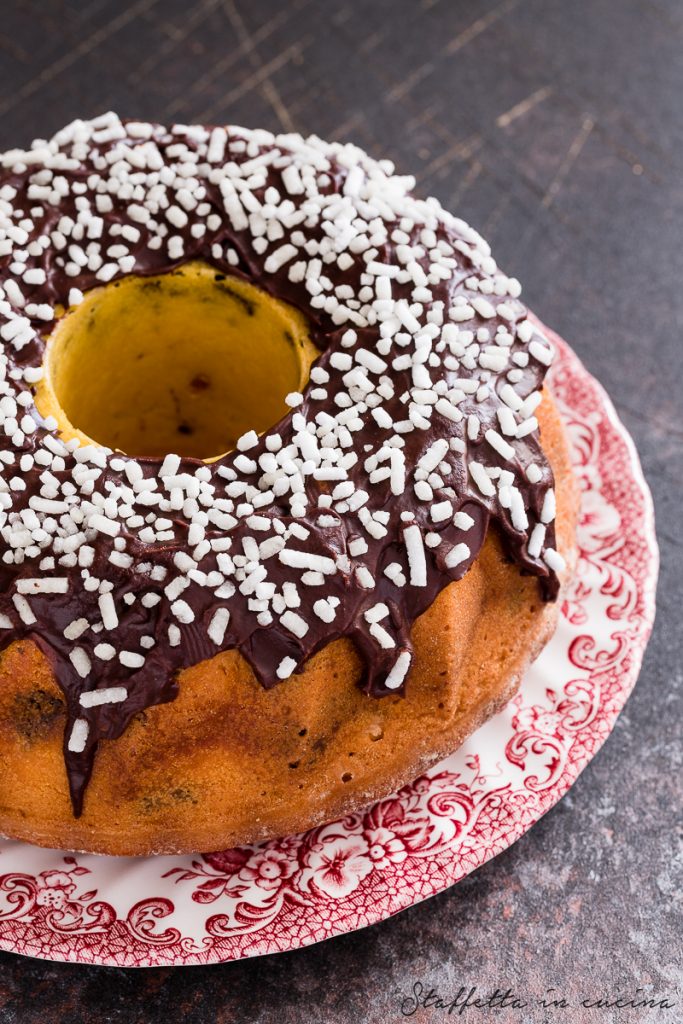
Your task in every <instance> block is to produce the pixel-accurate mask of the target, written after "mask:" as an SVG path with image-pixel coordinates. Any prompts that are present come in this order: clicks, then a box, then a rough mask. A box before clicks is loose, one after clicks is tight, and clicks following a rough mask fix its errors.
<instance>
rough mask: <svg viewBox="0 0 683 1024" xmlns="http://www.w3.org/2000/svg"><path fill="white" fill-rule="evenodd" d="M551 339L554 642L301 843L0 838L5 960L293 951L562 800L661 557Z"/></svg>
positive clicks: (610, 707) (451, 868)
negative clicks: (570, 566) (575, 524)
mask: <svg viewBox="0 0 683 1024" xmlns="http://www.w3.org/2000/svg"><path fill="white" fill-rule="evenodd" d="M548 333H549V334H550V336H551V337H553V338H554V340H555V342H556V344H557V346H558V349H559V358H558V359H557V360H556V365H555V366H554V369H553V372H552V377H551V383H552V388H553V391H554V394H555V396H556V398H557V400H558V403H559V405H560V409H561V411H562V414H563V418H564V421H565V424H566V426H567V429H568V433H569V437H570V440H571V445H572V451H573V460H574V465H575V468H576V473H577V476H578V479H579V482H580V486H581V491H582V503H581V519H580V527H579V547H580V558H579V565H578V570H577V574H576V578H575V580H574V582H573V584H572V587H571V590H570V592H569V593H568V594H567V596H566V598H565V600H564V602H563V605H562V608H561V617H560V624H559V626H558V629H557V632H556V633H555V635H554V637H553V639H552V640H551V642H550V643H549V644H548V645H547V647H546V648H545V650H544V651H543V653H542V654H541V657H540V658H539V659H538V661H536V663H535V664H534V665H533V666H532V668H531V670H530V671H529V672H528V674H527V676H526V678H525V680H524V682H523V684H522V687H521V689H520V692H519V693H518V694H517V696H516V697H515V698H514V700H512V701H511V702H510V704H509V705H508V706H507V708H505V710H504V711H503V712H502V713H501V714H499V715H498V716H496V718H494V719H492V720H491V721H490V722H488V723H487V724H486V725H485V726H483V727H482V728H481V729H480V730H479V731H478V732H477V733H476V734H475V735H474V736H472V737H471V738H470V739H469V740H468V742H467V743H466V744H465V745H464V746H463V747H462V748H461V749H460V750H459V751H457V753H455V754H453V755H452V756H451V757H449V758H448V759H447V760H445V761H443V762H442V763H441V764H440V765H438V766H437V767H435V768H434V769H432V770H431V771H429V772H427V773H425V774H424V775H422V776H420V777H419V778H418V779H416V780H415V781H414V782H412V783H411V784H410V785H408V786H405V787H404V788H403V789H401V790H400V791H399V792H398V793H395V794H393V795H392V796H390V797H388V798H387V799H386V800H382V801H380V802H379V803H377V804H375V805H374V806H372V807H370V808H369V809H368V810H366V811H365V812H364V813H362V814H354V815H350V816H349V817H346V818H344V819H341V820H340V821H336V822H332V823H331V824H328V825H324V826H322V827H320V828H316V829H313V830H312V831H310V832H307V833H304V834H302V835H297V836H289V837H286V838H283V839H278V840H274V841H272V842H268V843H261V844H259V845H257V846H245V847H238V848H236V849H233V850H226V851H224V852H221V853H208V854H204V855H196V856H194V857H148V858H138V859H132V858H116V857H96V856H86V855H79V856H75V855H71V854H68V853H64V852H59V851H51V850H42V849H39V848H38V847H33V846H30V845H28V844H23V843H15V842H10V841H0V948H2V949H5V950H10V951H12V952H15V953H24V954H27V955H31V956H37V957H44V958H46V959H51V960H69V961H78V962H82V963H94V964H111V965H120V966H128V967H142V966H160V965H184V964H197V963H211V962H221V961H226V960H234V959H239V958H240V957H247V956H257V955H259V954H263V953H272V952H277V951H281V950H289V949H296V948H298V947H301V946H305V945H308V944H310V943H313V942H317V941H319V940H321V939H325V938H327V937H329V936H332V935H338V934H341V933H342V932H349V931H353V930H355V929H357V928H362V927H364V926H365V925H369V924H372V923H374V922H376V921H380V920H383V919H384V918H386V917H389V916H390V915H392V914H395V913H397V912H398V911H399V910H403V909H405V908H406V907H408V906H411V905H413V904H415V903H418V902H419V901H420V900H423V899H425V898H426V897H428V896H432V895H434V894H435V893H438V892H441V891H442V890H443V889H445V888H447V887H448V886H449V885H452V884H453V883H455V882H458V881H459V880H460V879H461V878H463V877H464V876H465V875H467V874H469V873H470V872H471V871H473V870H474V869H475V868H477V867H479V866H480V865H481V864H483V863H484V862H485V861H487V860H489V859H490V858H491V857H494V856H495V855H496V854H498V853H500V852H501V851H502V850H504V849H506V848H507V847H508V846H510V845H511V844H512V843H513V842H514V841H515V840H516V839H518V838H519V837H520V836H521V835H522V834H523V833H524V832H526V831H527V830H528V829H529V828H530V827H531V826H532V825H533V824H534V822H535V821H537V820H538V819H539V818H540V817H541V815H542V814H544V813H545V811H547V810H548V809H549V808H550V807H551V806H552V805H553V804H554V803H556V801H557V800H559V799H560V797H562V796H563V795H564V793H566V791H567V790H568V788H569V787H570V786H571V784H572V783H573V782H574V780H575V779H576V777H577V776H578V774H579V772H580V771H581V770H582V769H583V768H584V767H585V766H586V764H587V763H588V762H589V761H590V759H591V758H592V757H593V755H594V754H595V752H596V751H597V750H598V749H599V747H600V746H601V744H602V743H603V741H604V740H605V738H606V737H607V735H608V734H609V732H610V730H611V729H612V727H613V725H614V722H615V720H616V717H617V715H618V713H619V711H620V710H621V708H622V707H623V705H624V703H625V701H626V699H627V697H628V695H629V693H630V691H631V689H632V687H633V685H634V683H635V680H636V677H637V674H638V670H639V667H640V662H641V659H642V655H643V652H644V649H645V645H646V643H647V639H648V637H649V634H650V630H651V627H652V621H653V618H654V592H655V584H656V577H657V565H658V557H657V546H656V541H655V535H654V522H653V513H652V504H651V499H650V494H649V491H648V489H647V486H646V484H645V482H644V480H643V477H642V474H641V470H640V466H639V463H638V458H637V455H636V453H635V450H634V448H633V444H632V442H631V440H630V438H629V437H628V435H627V434H626V432H625V430H624V428H623V427H622V426H621V424H620V423H619V421H618V419H617V417H616V414H615V412H614V410H613V407H612V405H611V402H610V400H609V398H608V397H607V395H606V394H605V393H604V391H603V390H602V388H601V387H600V385H599V384H597V382H596V381H595V380H593V378H591V377H590V375H589V374H588V373H587V371H586V370H585V368H584V367H583V366H582V365H581V363H580V362H579V360H578V359H577V357H576V356H575V355H574V354H573V353H572V352H571V350H570V349H569V348H568V347H567V345H566V344H565V343H564V342H562V341H561V340H560V339H559V338H557V337H556V336H554V335H552V332H550V331H549V332H548Z"/></svg>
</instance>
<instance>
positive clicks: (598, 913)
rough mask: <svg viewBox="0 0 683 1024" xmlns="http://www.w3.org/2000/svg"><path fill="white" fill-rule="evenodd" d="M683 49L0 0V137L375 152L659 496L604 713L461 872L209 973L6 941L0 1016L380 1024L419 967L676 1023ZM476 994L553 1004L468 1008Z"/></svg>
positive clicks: (498, 7) (264, 13)
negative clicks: (651, 616) (520, 835)
mask: <svg viewBox="0 0 683 1024" xmlns="http://www.w3.org/2000/svg"><path fill="white" fill-rule="evenodd" d="M682 54H683V3H682V2H681V0H571V2H570V0H504V2H502V3H501V2H498V0H469V2H466V0H462V2H460V0H440V2H439V0H421V2H420V0H354V2H348V0H336V2H333V0H289V3H282V2H277V0H195V2H188V0H137V2H135V3H128V4H126V3H122V2H121V0H89V2H85V0H50V2H47V0H42V2H41V0H2V3H1V4H0V147H1V148H6V147H11V146H15V145H18V144H25V143H28V142H29V140H30V139H31V138H32V137H34V136H40V135H45V134H49V133H52V132H53V131H54V130H56V129H57V128H59V127H61V125H62V124H63V123H65V122H67V121H69V120H70V119H72V118H74V117H77V116H89V115H93V114H96V113H99V112H101V111H103V110H105V109H108V108H110V107H113V108H115V109H116V110H118V111H119V113H121V114H122V115H127V116H131V117H136V118H151V119H159V120H164V119H174V120H179V121H185V122H188V121H194V120H197V121H213V122H222V121H228V122H237V123H240V122H242V123H245V124H248V125H251V126H263V127H267V128H271V129H274V130H278V129H282V128H285V129H287V130H289V129H296V130H299V131H301V132H303V133H309V132H317V133H318V134H320V135H322V136H325V137H330V138H336V139H342V140H347V139H348V140H353V141H355V142H357V143H359V144H360V145H361V146H364V147H365V148H367V149H368V150H369V151H370V152H371V153H373V154H375V155H387V156H390V157H392V158H393V159H394V160H395V161H396V163H397V164H398V167H399V168H400V169H401V170H404V171H406V172H408V171H410V172H414V173H415V174H416V175H417V178H418V182H419V189H420V191H421V192H424V193H433V194H436V195H437V196H438V197H439V198H440V199H441V200H442V202H443V203H444V204H445V205H446V206H448V207H451V208H454V209H456V211H457V212H458V213H459V214H461V215H462V216H464V217H465V218H466V219H467V220H469V221H470V222H471V223H473V224H474V225H475V226H476V227H477V228H478V229H479V230H480V231H482V232H483V233H484V234H485V235H486V236H487V237H488V238H489V239H490V241H491V242H492V244H493V247H494V251H495V252H496V255H497V256H498V258H499V261H500V262H501V263H502V265H503V266H504V267H505V268H506V269H508V270H509V271H510V272H511V273H514V274H516V275H517V276H519V277H520V279H521V280H522V281H523V283H524V286H525V298H526V299H527V301H528V302H529V304H530V305H531V306H532V307H533V308H534V309H535V310H536V312H537V313H538V314H539V315H540V316H541V317H542V318H543V319H544V320H545V321H546V322H547V323H548V324H550V325H552V326H553V327H554V328H556V329H557V330H558V331H559V332H560V333H561V334H563V335H564V336H565V337H566V338H567V339H568V340H569V341H570V342H571V343H572V344H573V345H574V347H575V348H576V350H577V351H578V352H579V354H580V355H581V357H582V358H583V359H584V361H585V362H586V364H587V366H588V367H589V369H590V370H591V371H593V372H594V373H595V374H596V375H597V376H598V377H599V378H600V380H602V382H603V383H604V384H605V386H606V387H607V388H608V390H609V391H610V393H611V395H612V397H613V399H614V401H615V403H616V405H617V408H618V410H619V412H620V414H621V416H622V418H623V419H624V421H625V422H626V424H627V426H628V428H629V429H630V431H631V432H632V434H633V436H634V438H635V440H636V443H637V445H638V447H639V449H640V453H641V456H642V460H643V464H644V468H645V472H646V475H647V477H648V480H649V482H650V485H651V487H652V489H653V492H654V496H655V501H656V504H657V513H658V530H659V539H660V544H661V551H662V572H661V583H660V591H659V612H658V621H657V626H656V629H655V635H654V638H653V640H652V642H651V644H650V647H649V650H648V653H647V656H646V659H645V665H644V669H643V673H642V676H641V679H640V682H639V685H638V687H637V688H636V691H635V694H634V696H633V697H632V698H631V700H630V701H629V704H628V706H627V708H626V711H625V712H624V713H623V714H622V716H621V718H620V719H619V722H618V723H617V727H616V729H615V730H614V733H613V735H612V736H611V738H610V739H609V741H608V742H607V744H606V745H605V747H604V748H603V750H602V752H601V753H600V754H599V755H598V756H597V757H596V758H595V760H594V761H593V762H592V764H591V765H590V766H589V767H588V768H587V769H586V771H585V772H584V774H583V775H582V776H581V778H580V779H579V781H578V782H577V784H576V785H575V787H574V788H573V789H572V791H571V793H570V795H569V796H568V797H566V798H565V799H564V800H563V801H562V802H561V803H560V804H559V805H558V806H557V807H556V808H555V809H554V810H553V811H552V812H551V813H550V814H548V815H547V817H546V818H545V819H544V820H542V821H541V822H540V823H539V824H538V825H537V826H536V827H535V828H534V829H533V830H532V831H531V832H530V833H529V834H528V835H527V836H525V838H524V839H522V840H521V841H520V842H519V843H517V844H516V846H514V847H513V848H512V849H510V850H508V851H507V852H506V853H505V854H503V855H502V856H500V857H498V858H497V859H496V860H495V861H493V862H492V863H490V864H488V865H487V866H486V867H485V868H483V869H482V870H480V871H478V872H476V874H474V875H473V876H471V877H470V878H468V879H467V880H466V881H465V882H463V883H462V884H460V885H458V886H457V887H456V888H454V889H452V890H450V891H449V892H446V893H444V894H443V895H441V896H439V897H437V898H435V899H433V900H431V901H429V902H428V903H426V904H423V905H422V906H418V907H414V908H413V909H412V910H409V911H407V912H406V913H404V914H402V915H400V916H399V917H397V918H395V919H394V920H391V921H387V922H385V923H384V924H381V925H378V926H375V927H374V928H371V929H369V930H367V931H366V932H362V933H357V934H355V935H350V936H346V937H343V938H340V939H336V940H333V941H330V942H327V943H324V944H323V945H321V946H318V947H314V948H312V949H308V950H305V951H302V952H298V953H293V954H286V955H281V956H277V957H270V958H267V959H263V960H257V961H250V962H246V963H240V964H231V965H226V966H222V967H207V968H191V969H179V970H170V969H169V970H152V971H141V972H137V973H134V972H126V971H124V970H109V969H102V968H100V969H93V968H85V967H76V966H61V965H51V964H43V963H40V962H37V961H30V960H25V959H20V958H17V957H13V956H10V955H6V954H2V955H0V1024H15V1022H20V1024H32V1022H34V1021H35V1022H38V1021H40V1022H41V1024H42V1022H46V1024H52V1022H53V1021H55V1022H56V1021H69V1024H81V1022H98V1024H99V1022H116V1024H118V1022H124V1021H125V1022H127V1024H128V1022H138V1021H140V1022H143V1021H144V1022H150V1024H156V1022H162V1021H163V1022H167V1021H170V1020H175V1019H183V1020H184V1021H186V1022H187V1024H195V1022H220V1024H222V1022H231V1021H235V1022H240V1024H241V1022H254V1024H270V1022H275V1021H277V1022H283V1024H286V1022H290V1021H292V1022H293V1021H306V1022H308V1021H324V1022H325V1024H337V1022H339V1024H348V1022H352V1021H353V1022H354V1024H356V1022H358V1024H360V1022H365V1021H367V1022H372V1024H375V1022H382V1024H384V1022H391V1021H398V1020H400V1019H404V1018H402V1017H401V1016H400V1009H399V1007H400V1000H401V996H402V995H405V994H407V993H408V991H409V989H410V987H411V985H412V983H413V982H414V981H417V980H422V981H424V982H425V984H427V985H430V984H432V985H435V986H437V987H438V988H439V990H440V991H441V992H442V993H443V994H444V995H447V994H448V993H451V994H453V993H454V992H455V991H457V989H458V987H459V986H460V985H461V984H465V985H468V986H469V985H477V986H479V987H480V988H481V989H482V990H483V991H486V990H490V989H491V988H493V987H495V986H497V985H501V986H502V987H507V986H508V985H511V986H514V988H515V989H516V990H517V991H518V992H528V993H532V994H534V995H539V994H542V993H543V992H544V991H545V989H546V988H548V987H550V986H554V987H555V988H557V989H559V990H563V991H564V992H565V993H567V995H568V997H569V998H572V997H574V998H576V996H577V994H578V993H579V992H590V991H600V992H602V991H604V992H622V993H624V992H629V993H631V992H633V991H634V990H635V988H637V987H638V986H641V987H645V986H650V985H651V986H653V989H652V990H653V991H654V992H656V993H658V994H660V995H663V994H665V993H668V994H669V996H670V997H671V998H673V999H676V1000H677V1002H678V1005H677V1008H676V1009H675V1010H674V1011H671V1012H660V1013H656V1014H650V1015H646V1014H644V1013H643V1012H642V1011H631V1012H628V1011H624V1012H623V1014H620V1013H618V1012H616V1013H614V1014H613V1015H611V1014H610V1013H600V1012H588V1011H585V1012H584V1014H583V1016H581V1015H580V1014H579V1013H578V1012H577V1011H574V1012H572V1011H564V1012H561V1011H557V1012H556V1013H555V1014H554V1015H552V1016H551V1017H549V1018H547V1019H548V1020H552V1021H555V1020H569V1021H572V1022H576V1024H584V1021H586V1022H590V1021H601V1022H603V1021H604V1022H606V1021H612V1020H613V1021H615V1022H621V1021H624V1022H626V1021H628V1022H630V1021H645V1020H650V1019H652V1020H658V1021H662V1022H663V1024H669V1022H670V1024H680V1022H681V1021H683V974H682V971H681V947H682V938H681V933H682V931H683V923H682V918H683V915H682V913H681V911H682V902H683V863H682V861H683V856H682V853H681V838H682V834H683V826H682V823H681V815H680V808H681V795H682V793H683V789H682V786H681V775H680V773H681V739H680V722H681V691H682V690H683V686H682V685H681V684H682V680H683V672H682V669H681V653H682V652H681V646H682V644H681V636H682V632H683V631H682V630H681V621H680V620H681V608H682V607H683V588H682V585H681V579H682V578H683V552H682V550H681V539H680V522H681V511H680V509H681V501H680V499H681V493H682V487H681V477H682V475H683V425H682V422H681V413H682V412H683V397H682V396H683V389H682V388H681V384H682V378H683V374H682V373H681V355H682V345H683V343H682V340H681V339H682V337H683V230H682V225H683V184H682V183H683V173H682V172H683V56H682ZM487 1016H490V1017H491V1018H492V1019H496V1020H497V1021H500V1022H502V1024H506V1022H507V1021H524V1022H527V1021H528V1022H533V1024H536V1022H537V1021H538V1022H541V1021H543V1020H544V1017H543V1014H542V1013H540V1012H536V1013H530V1012H529V1011H524V1012H522V1011H519V1012H510V1013H508V1012H507V1011H504V1012H501V1013H497V1014H493V1013H492V1014H490V1015H488V1014H480V1013H477V1011H470V1012H468V1013H467V1014H466V1015H465V1019H468V1020H471V1019H482V1017H487ZM410 1019H413V1020H421V1021H436V1020H445V1019H446V1017H445V1014H443V1013H440V1012H438V1011H431V1010H429V1011H424V1012H423V1013H422V1015H417V1014H416V1015H415V1016H414V1017H413V1018H410ZM450 1019H453V1018H450Z"/></svg>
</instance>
